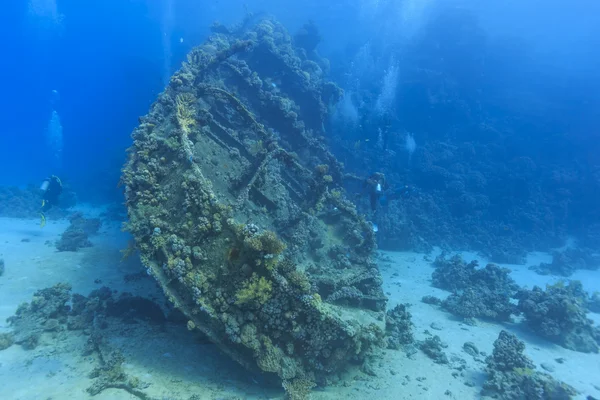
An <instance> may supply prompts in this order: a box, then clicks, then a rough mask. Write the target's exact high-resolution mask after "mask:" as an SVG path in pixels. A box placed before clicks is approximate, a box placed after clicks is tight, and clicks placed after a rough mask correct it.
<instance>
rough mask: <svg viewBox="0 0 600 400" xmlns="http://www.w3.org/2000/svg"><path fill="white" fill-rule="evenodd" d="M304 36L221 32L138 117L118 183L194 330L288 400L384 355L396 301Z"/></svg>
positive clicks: (330, 88) (147, 256)
mask: <svg viewBox="0 0 600 400" xmlns="http://www.w3.org/2000/svg"><path fill="white" fill-rule="evenodd" d="M309 28H310V26H309V27H305V28H304V29H305V30H306V32H305V33H303V34H302V35H304V36H297V41H298V43H302V45H303V46H304V48H299V47H297V46H296V45H294V44H293V43H294V41H293V40H292V38H291V37H290V35H289V34H288V32H287V31H286V30H285V29H284V28H283V26H282V25H280V24H279V23H277V22H276V21H274V20H271V19H258V20H252V21H250V20H248V21H246V22H245V23H243V24H242V25H240V26H238V27H232V28H229V27H225V26H222V25H216V26H214V27H213V34H212V35H211V36H210V37H209V38H208V40H207V41H206V42H205V43H204V44H203V45H201V46H198V47H196V48H194V49H192V51H191V52H190V53H189V55H188V57H187V62H185V63H184V64H183V66H182V67H181V69H180V70H179V71H177V72H176V73H175V74H174V75H173V76H172V77H171V80H170V83H169V85H168V86H167V88H166V89H165V91H164V92H163V93H162V94H161V95H160V96H159V97H158V99H157V100H156V102H155V103H154V104H153V105H152V107H151V109H150V111H149V113H148V114H147V115H146V116H144V117H142V118H140V125H139V126H138V127H137V128H136V129H135V130H134V132H133V134H132V137H133V140H134V143H133V146H132V147H131V148H130V150H129V155H130V156H129V160H128V162H127V165H126V166H125V167H124V169H123V174H122V180H121V181H122V184H123V186H124V188H125V196H126V206H127V209H128V215H129V222H128V223H127V224H126V229H128V230H129V231H130V232H131V234H132V235H133V236H134V238H135V241H136V246H135V247H136V248H137V249H139V251H140V255H141V259H142V262H143V264H144V265H145V267H146V268H147V270H148V273H149V274H151V275H152V276H153V277H154V278H155V279H156V280H157V281H158V283H159V284H160V285H161V286H162V288H163V289H164V291H165V293H166V294H167V297H168V299H169V300H170V301H171V302H172V304H173V305H174V306H175V307H176V308H178V309H179V310H180V311H181V312H182V313H183V314H184V315H185V316H186V317H187V319H188V321H189V322H188V326H193V327H194V329H196V330H199V331H201V332H203V333H204V334H205V335H206V336H207V337H208V338H210V340H211V341H213V342H214V343H216V344H217V345H218V346H219V347H220V348H221V349H222V350H223V351H224V352H225V353H226V354H228V355H229V356H231V357H232V358H233V359H235V360H236V361H238V362H239V363H240V364H241V365H243V366H245V367H246V368H248V369H259V370H262V371H264V372H265V373H267V374H270V375H274V376H278V377H279V379H281V381H283V383H284V386H285V387H286V390H287V391H288V394H289V395H290V396H296V395H298V396H301V395H302V393H305V392H307V391H308V390H309V389H310V388H311V387H312V386H313V385H314V384H315V383H326V382H327V379H328V378H327V377H328V376H330V375H331V374H335V373H336V372H337V371H339V370H342V369H344V368H346V367H347V366H348V365H349V363H350V361H361V360H362V359H364V358H365V357H366V355H367V354H368V353H369V352H370V351H371V350H372V349H374V348H376V347H379V346H382V345H384V340H383V339H384V334H385V313H384V310H385V305H386V302H387V299H386V297H385V296H384V294H383V290H382V288H381V276H380V274H379V270H378V268H377V264H376V263H375V261H374V250H375V235H374V233H373V231H372V228H371V226H370V224H368V223H367V221H365V220H364V218H362V217H360V216H359V214H358V212H357V211H356V207H355V205H354V204H352V203H351V202H350V201H349V200H347V199H346V197H345V194H344V190H343V188H342V187H341V185H342V176H343V171H342V164H341V163H340V162H339V161H337V160H336V159H335V157H334V156H333V155H332V154H331V153H330V152H329V150H328V149H327V147H326V145H325V142H324V140H323V136H324V127H325V125H326V123H327V118H328V106H329V104H330V103H332V102H335V101H337V99H339V98H340V97H341V93H342V91H341V89H339V88H338V87H337V86H335V85H334V84H333V83H331V82H328V81H326V80H325V79H324V74H323V68H322V67H321V65H325V64H326V61H324V60H322V59H320V58H319V57H318V55H316V53H315V52H314V51H312V50H314V45H315V43H314V32H313V31H312V30H311V29H309ZM307 35H308V36H307ZM308 53H310V54H308ZM309 57H310V59H309Z"/></svg>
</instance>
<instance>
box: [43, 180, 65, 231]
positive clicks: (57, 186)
mask: <svg viewBox="0 0 600 400" xmlns="http://www.w3.org/2000/svg"><path fill="white" fill-rule="evenodd" d="M40 189H41V190H43V191H44V194H43V196H42V208H41V209H40V218H41V220H40V226H41V227H42V228H43V227H44V226H45V225H46V214H45V213H46V212H47V211H48V210H50V209H51V208H52V207H54V206H56V205H58V199H59V197H60V195H61V193H62V190H63V188H62V182H61V180H60V178H59V177H58V176H56V175H52V176H51V177H49V178H47V179H45V180H44V182H42V186H41V187H40Z"/></svg>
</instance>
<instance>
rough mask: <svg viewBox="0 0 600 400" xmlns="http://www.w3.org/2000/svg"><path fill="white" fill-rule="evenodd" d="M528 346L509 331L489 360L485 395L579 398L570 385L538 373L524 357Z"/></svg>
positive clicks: (499, 336)
mask: <svg viewBox="0 0 600 400" xmlns="http://www.w3.org/2000/svg"><path fill="white" fill-rule="evenodd" d="M524 350H525V344H524V343H523V342H521V341H520V340H519V339H517V337H516V336H515V335H513V334H511V333H508V332H506V331H501V332H500V334H499V335H498V339H496V341H495V342H494V351H493V353H492V355H490V356H488V357H487V358H486V360H485V361H486V369H485V370H486V372H487V374H488V377H487V379H486V381H485V383H484V384H483V390H482V394H483V395H485V396H490V397H493V398H495V399H506V400H508V399H547V400H550V399H552V400H557V399H565V400H566V399H570V398H571V396H574V395H575V394H577V392H576V391H575V389H573V388H572V387H570V386H569V385H567V384H565V383H562V382H559V381H556V380H555V379H554V378H552V377H551V376H550V375H548V374H545V373H541V372H538V371H535V366H534V365H533V362H531V360H530V359H529V358H527V356H526V355H524V354H523V351H524Z"/></svg>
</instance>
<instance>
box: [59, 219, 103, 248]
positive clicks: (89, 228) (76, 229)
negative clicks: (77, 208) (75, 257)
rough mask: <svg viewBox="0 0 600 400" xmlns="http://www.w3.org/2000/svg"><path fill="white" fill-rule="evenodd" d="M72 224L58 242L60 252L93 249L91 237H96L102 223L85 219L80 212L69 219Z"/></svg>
mask: <svg viewBox="0 0 600 400" xmlns="http://www.w3.org/2000/svg"><path fill="white" fill-rule="evenodd" d="M69 221H70V222H71V224H70V225H69V226H68V227H67V229H66V230H65V231H64V232H63V233H62V235H61V236H60V239H59V240H58V241H57V242H56V249H57V250H58V251H77V250H79V249H80V248H83V247H91V246H92V242H90V241H89V236H90V235H95V234H97V233H98V230H99V229H100V225H101V224H102V223H101V221H100V220H99V219H97V218H84V217H83V214H82V213H80V212H77V213H74V214H72V215H71V216H70V217H69Z"/></svg>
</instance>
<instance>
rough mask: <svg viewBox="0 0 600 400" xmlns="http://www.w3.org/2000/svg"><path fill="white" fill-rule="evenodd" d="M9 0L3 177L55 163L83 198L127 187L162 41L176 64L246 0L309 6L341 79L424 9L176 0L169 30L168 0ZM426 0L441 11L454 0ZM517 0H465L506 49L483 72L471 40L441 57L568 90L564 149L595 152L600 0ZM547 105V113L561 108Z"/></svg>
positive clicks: (482, 83) (451, 67)
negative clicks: (54, 142)
mask: <svg viewBox="0 0 600 400" xmlns="http://www.w3.org/2000/svg"><path fill="white" fill-rule="evenodd" d="M35 2H38V3H40V2H41V3H43V2H44V1H41V0H36V1H34V3H35ZM8 3H9V4H7V5H4V6H3V8H4V19H5V20H4V21H2V24H1V25H2V27H1V28H0V29H2V32H1V33H2V38H3V39H2V49H1V50H2V52H1V53H2V65H1V66H0V68H1V69H0V77H1V79H2V94H3V96H2V98H1V100H0V102H1V103H0V104H1V107H0V110H1V111H0V160H1V163H0V166H1V168H0V184H17V185H25V184H27V183H30V182H34V183H37V182H39V181H40V180H41V179H42V178H43V177H44V176H46V175H48V174H50V173H60V174H61V175H62V176H63V177H64V179H65V181H67V182H69V183H70V184H71V185H72V186H73V187H74V188H75V189H76V190H77V191H78V192H79V197H80V198H81V199H83V200H87V201H95V202H102V201H107V200H115V199H119V196H120V193H119V190H118V189H117V188H116V184H117V181H118V177H119V169H120V167H121V166H122V164H123V162H124V158H125V155H124V150H125V149H126V148H127V146H128V145H129V143H130V137H129V134H130V132H131V130H132V129H133V128H134V126H135V125H136V124H137V118H138V116H140V115H143V114H145V113H146V111H147V110H148V107H149V105H150V104H151V102H152V101H153V100H154V99H155V97H156V95H157V94H158V93H159V92H160V91H161V90H162V88H163V83H164V82H163V80H164V77H165V62H166V61H165V52H164V45H165V44H168V45H169V47H170V52H171V55H170V58H169V60H168V61H170V66H169V69H170V72H172V71H173V70H174V69H176V68H177V66H178V65H179V64H180V62H181V61H182V60H183V59H184V57H185V54H186V52H187V51H188V50H189V49H190V48H191V46H193V45H195V44H198V43H200V42H201V41H202V40H203V38H204V37H205V36H206V35H207V34H208V32H209V31H208V27H209V25H210V23H211V22H212V21H213V20H216V19H218V20H221V21H222V22H224V23H232V22H236V21H238V20H239V19H240V18H241V17H242V16H243V14H244V4H248V7H249V10H251V11H257V12H258V11H268V12H270V13H272V14H274V15H275V16H276V17H278V18H279V19H280V20H281V21H282V22H283V23H284V24H285V25H286V26H288V28H289V29H290V30H291V31H295V30H296V29H297V28H298V27H299V26H301V24H302V23H304V22H306V21H307V20H308V19H313V20H315V22H316V23H317V25H318V26H319V27H320V28H321V31H322V36H323V39H324V40H323V42H322V44H321V45H320V51H321V53H322V54H324V55H326V56H328V57H330V58H331V60H332V65H333V67H334V68H333V72H334V73H336V74H337V77H338V78H340V77H343V74H344V71H343V68H344V67H347V66H348V65H347V62H348V59H349V58H350V57H351V56H352V55H354V54H355V52H356V49H357V48H358V47H359V46H361V45H363V44H364V43H366V42H371V43H372V44H373V47H374V48H377V46H379V47H380V48H381V49H384V48H385V47H389V46H394V45H397V44H398V42H400V41H402V40H404V41H406V40H407V39H406V38H405V36H406V34H405V32H407V31H411V30H412V31H418V28H419V24H418V18H419V17H418V16H417V17H415V18H416V19H413V20H411V21H408V22H407V21H398V20H397V19H395V18H398V14H397V13H396V11H397V9H398V7H399V5H400V4H403V3H405V4H407V3H411V2H410V1H406V0H405V1H396V2H387V3H388V5H387V6H385V7H384V6H382V5H381V4H384V5H385V4H386V1H380V2H379V9H378V10H377V11H373V12H371V9H372V8H373V5H374V4H376V3H378V2H375V1H371V0H362V1H360V0H348V1H331V2H323V1H315V0H307V1H302V2H299V1H284V2H277V1H261V0H256V1H233V0H228V1H226V0H213V1H192V0H174V1H173V2H172V3H173V9H172V10H173V19H172V23H171V25H170V31H169V33H170V34H169V36H167V37H166V39H165V37H164V32H163V31H164V29H165V27H164V20H165V13H166V11H165V10H166V4H167V0H156V1H151V0H145V1H141V0H137V1H135V0H130V1H124V0H102V1H100V0H90V1H81V0H57V3H56V4H57V7H58V11H59V12H60V13H62V14H64V20H63V21H62V23H61V27H60V28H59V29H53V28H52V27H51V26H48V21H47V19H44V18H36V17H34V16H32V15H31V14H30V13H28V7H29V4H28V2H27V1H21V0H20V1H14V2H8ZM412 3H418V2H415V1H412ZM422 3H423V4H428V5H429V7H428V9H429V10H431V9H433V8H435V7H438V4H441V3H446V4H447V3H449V2H442V1H437V2H435V1H423V2H422ZM457 3H464V4H468V3H469V2H457ZM521 3H522V2H516V1H492V2H486V3H485V5H484V4H483V3H482V2H475V3H473V5H471V6H469V7H471V8H472V9H473V10H474V12H475V14H474V15H476V17H477V18H479V19H480V25H481V26H483V27H484V28H485V30H486V35H488V36H487V37H486V39H485V41H486V44H488V45H493V46H495V48H496V50H497V51H496V52H495V53H494V54H493V55H492V56H493V57H495V58H493V57H492V58H490V57H488V58H487V59H486V62H487V65H486V68H485V74H486V75H485V76H480V75H478V74H479V73H480V72H481V68H479V65H478V62H479V61H478V57H477V53H476V51H473V49H471V51H468V50H469V49H466V50H465V52H464V54H456V53H451V54H450V53H449V54H446V55H444V54H442V53H440V54H436V56H437V57H440V58H444V60H443V68H445V69H446V71H447V72H448V74H449V75H452V74H454V75H455V76H456V77H457V79H459V80H461V83H462V85H463V87H462V89H461V90H462V93H463V94H464V95H465V96H467V97H468V96H469V95H470V94H472V93H471V92H470V91H472V92H473V93H476V91H477V90H479V89H480V88H481V87H485V88H487V89H488V90H490V91H492V92H493V91H494V90H496V89H502V90H503V91H507V90H508V89H510V90H512V91H513V92H515V93H518V91H519V90H527V91H531V90H534V91H535V92H536V94H537V96H539V97H542V98H546V99H547V100H548V101H549V103H557V102H558V103H560V107H559V110H560V112H561V113H564V112H565V110H566V112H569V113H570V115H568V116H565V115H557V116H556V120H557V123H567V124H568V125H569V127H572V126H574V125H577V124H579V125H580V126H579V128H578V129H574V132H576V133H574V138H573V140H574V142H573V143H571V146H570V148H569V149H567V150H568V151H572V152H577V154H576V157H577V158H578V159H579V160H583V159H585V158H588V159H589V158H595V157H596V156H597V153H596V150H597V148H598V147H597V146H596V142H597V141H596V140H595V139H596V138H597V137H598V135H597V126H598V125H597V122H598V119H597V116H596V112H595V110H596V109H597V107H598V104H600V103H599V102H598V93H599V91H598V88H599V87H600V85H599V80H598V76H599V75H598V70H599V69H600V62H599V59H598V56H597V53H596V51H595V50H594V49H597V48H599V45H600V44H599V43H598V40H599V37H600V34H598V33H599V30H598V28H597V27H598V26H600V7H599V6H598V4H597V2H593V1H583V0H578V1H574V2H569V3H568V6H566V5H565V4H566V3H564V2H559V1H544V2H542V1H531V2H527V5H522V4H521ZM443 29H444V28H443V27H440V28H439V31H431V32H426V33H423V32H421V36H422V35H424V34H425V35H431V36H432V37H433V39H432V40H431V41H429V43H430V44H431V45H432V46H433V47H432V51H437V52H440V46H442V50H443V46H444V41H445V40H452V36H453V32H444V31H443ZM180 38H183V42H181V41H180ZM505 38H509V39H510V40H508V39H506V40H505ZM436 40H437V41H438V42H436ZM474 43H476V41H475V42H474ZM455 49H456V46H452V47H451V50H452V51H455ZM482 49H483V48H482ZM498 49H500V50H498ZM381 53H382V54H384V53H385V51H384V50H381ZM474 56H475V57H474ZM400 62H402V60H400ZM344 63H346V65H345V64H344ZM336 66H340V67H337V69H336ZM386 66H387V60H383V59H382V60H378V64H377V65H376V68H377V69H378V70H383V69H385V68H386ZM437 67H439V65H437ZM53 89H56V90H58V91H59V92H60V99H61V100H60V102H59V105H58V107H57V109H58V112H59V114H60V116H61V119H62V125H63V128H64V151H63V170H62V171H53V170H51V168H50V163H49V159H48V158H49V157H48V154H47V149H46V145H45V140H44V131H45V129H46V125H47V122H48V119H49V117H50V113H51V103H50V93H51V91H52V90H53ZM498 91H500V90H498ZM517 97H518V95H517ZM400 103H401V104H403V103H405V105H406V109H405V110H404V112H406V113H410V112H411V111H410V110H411V109H410V107H411V104H413V103H412V102H411V101H410V99H408V100H406V99H404V100H403V101H400ZM521 111H524V112H529V111H530V110H521ZM498 112H505V113H510V112H514V110H511V102H510V101H505V102H504V103H502V104H499V105H498ZM544 112H546V116H548V114H549V113H551V112H552V111H551V110H545V111H544ZM565 121H566V122H565ZM407 128H410V129H411V130H412V129H413V127H410V126H408V127H407ZM414 129H415V130H418V127H415V128H414ZM585 132H589V134H586V133H585ZM538 133H539V132H538ZM539 140H545V138H543V137H539ZM558 145H559V147H558V148H550V149H549V150H551V152H550V151H549V153H548V157H571V156H573V154H570V153H568V152H567V153H565V152H562V153H561V151H563V150H565V149H564V148H563V147H562V146H561V144H560V143H559V144H558ZM590 145H591V146H590ZM590 149H591V150H590Z"/></svg>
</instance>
